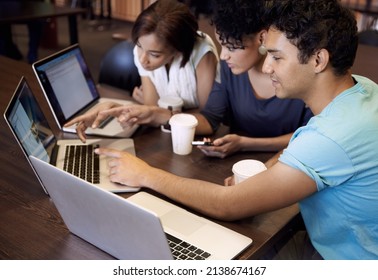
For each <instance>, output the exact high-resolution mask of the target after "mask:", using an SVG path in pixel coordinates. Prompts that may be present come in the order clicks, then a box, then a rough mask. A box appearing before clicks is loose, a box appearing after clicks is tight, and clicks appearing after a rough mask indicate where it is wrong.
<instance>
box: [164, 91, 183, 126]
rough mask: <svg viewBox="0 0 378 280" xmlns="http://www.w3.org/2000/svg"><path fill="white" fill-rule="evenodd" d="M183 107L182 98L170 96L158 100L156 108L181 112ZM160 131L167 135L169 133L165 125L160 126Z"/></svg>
mask: <svg viewBox="0 0 378 280" xmlns="http://www.w3.org/2000/svg"><path fill="white" fill-rule="evenodd" d="M183 105H184V100H182V98H181V97H178V96H170V95H168V96H162V97H161V98H160V99H159V100H158V106H159V107H160V108H165V109H169V110H171V111H173V112H181V111H182V106H183ZM161 130H162V131H164V132H168V133H170V132H171V130H170V129H169V127H167V126H165V125H162V126H161Z"/></svg>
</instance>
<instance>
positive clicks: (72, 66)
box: [33, 44, 100, 126]
mask: <svg viewBox="0 0 378 280" xmlns="http://www.w3.org/2000/svg"><path fill="white" fill-rule="evenodd" d="M33 68H34V70H35V72H36V75H37V76H38V80H39V82H40V84H41V86H42V89H43V91H44V93H45V94H46V96H47V99H48V102H49V103H50V106H51V107H52V109H53V111H54V113H55V115H56V117H57V119H58V121H59V123H60V125H61V126H63V125H64V124H65V123H66V122H67V121H68V120H69V119H70V118H72V117H73V116H75V115H76V114H77V113H78V112H80V111H81V110H83V109H84V108H86V107H87V106H89V105H92V104H93V102H94V101H95V100H97V99H99V98H100V96H99V93H98V91H97V89H96V85H95V83H94V81H93V79H92V77H91V75H90V72H89V69H88V66H87V64H86V63H85V60H84V56H83V54H82V51H81V49H80V47H79V46H78V44H75V45H72V46H70V47H68V48H66V49H64V50H62V51H60V52H58V53H55V54H53V55H51V56H49V57H47V58H44V59H42V60H40V61H38V62H36V63H34V65H33Z"/></svg>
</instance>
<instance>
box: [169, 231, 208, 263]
mask: <svg viewBox="0 0 378 280" xmlns="http://www.w3.org/2000/svg"><path fill="white" fill-rule="evenodd" d="M165 234H166V236H167V239H168V245H169V247H170V248H171V251H172V255H173V258H174V259H175V260H206V259H207V258H209V257H210V256H211V254H210V253H208V252H206V251H204V250H202V249H200V248H198V247H196V246H194V245H191V244H189V243H187V242H185V241H183V240H181V239H179V238H177V237H174V236H172V235H170V234H169V233H165Z"/></svg>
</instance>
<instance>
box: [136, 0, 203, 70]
mask: <svg viewBox="0 0 378 280" xmlns="http://www.w3.org/2000/svg"><path fill="white" fill-rule="evenodd" d="M197 30H198V23H197V20H196V18H195V16H194V15H193V14H192V13H191V11H190V9H189V7H188V6H187V5H185V4H183V3H180V2H178V1H177V0H158V1H156V2H154V3H153V4H151V5H150V6H148V7H147V8H146V9H145V10H144V11H142V13H140V14H139V16H138V17H137V19H136V21H135V23H134V25H133V28H132V31H131V36H132V40H133V42H134V43H135V44H137V43H138V40H139V37H141V36H144V35H148V34H151V33H155V34H156V36H157V37H158V38H159V39H160V40H162V42H163V43H164V44H165V45H166V46H171V47H172V48H174V49H175V50H177V51H179V52H181V53H182V55H183V58H182V61H181V65H180V66H181V67H183V66H184V65H185V64H186V63H187V62H188V61H189V58H190V55H191V53H192V51H193V47H194V44H195V42H196V40H197V37H198V36H199V35H198V33H197Z"/></svg>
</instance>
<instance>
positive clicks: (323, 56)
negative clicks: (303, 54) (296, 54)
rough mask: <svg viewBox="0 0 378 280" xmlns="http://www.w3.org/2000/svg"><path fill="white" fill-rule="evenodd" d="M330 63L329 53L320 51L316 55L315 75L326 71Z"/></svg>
mask: <svg viewBox="0 0 378 280" xmlns="http://www.w3.org/2000/svg"><path fill="white" fill-rule="evenodd" d="M328 62H329V52H328V51H327V50H326V49H320V50H318V51H317V52H316V53H315V54H314V67H315V73H321V72H323V71H324V69H326V67H327V65H328Z"/></svg>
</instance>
